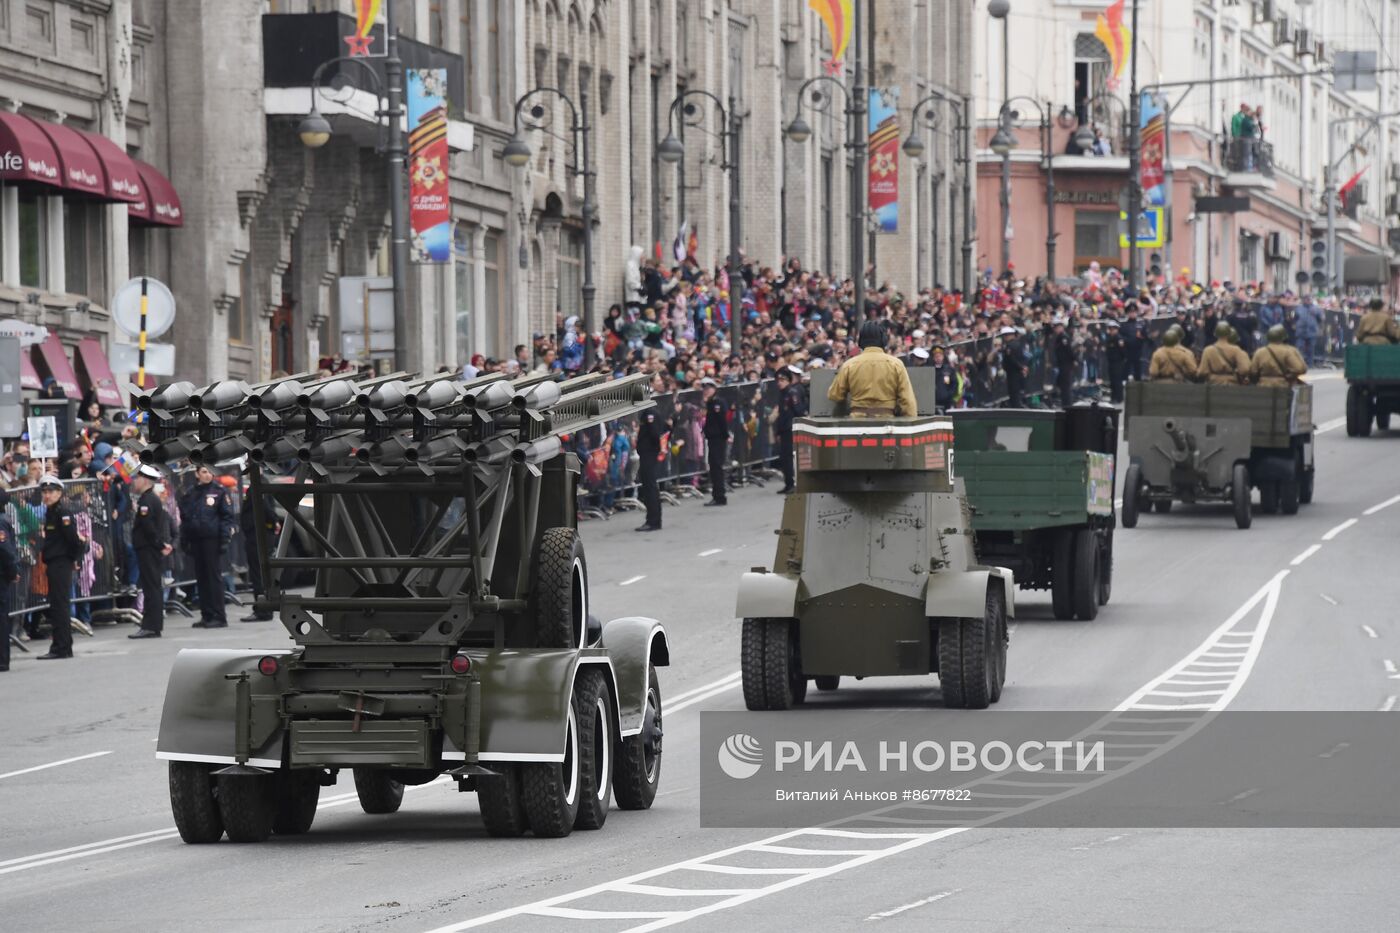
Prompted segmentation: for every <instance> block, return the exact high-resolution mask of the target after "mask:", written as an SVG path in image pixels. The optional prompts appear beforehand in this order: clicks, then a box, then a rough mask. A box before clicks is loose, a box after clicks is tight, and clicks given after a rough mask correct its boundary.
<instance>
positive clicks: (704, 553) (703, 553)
mask: <svg viewBox="0 0 1400 933" xmlns="http://www.w3.org/2000/svg"><path fill="white" fill-rule="evenodd" d="M722 550H724V548H722V547H712V548H710V549H709V550H708V551H701V552H700V556H701V557H709V556H711V555H713V554H718V553H719V552H720V551H722Z"/></svg>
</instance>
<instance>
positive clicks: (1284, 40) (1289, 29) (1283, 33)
mask: <svg viewBox="0 0 1400 933" xmlns="http://www.w3.org/2000/svg"><path fill="white" fill-rule="evenodd" d="M1292 41H1293V24H1292V23H1290V22H1289V21H1288V17H1287V16H1281V17H1279V21H1278V22H1276V23H1274V45H1288V44H1289V43H1291V42H1292Z"/></svg>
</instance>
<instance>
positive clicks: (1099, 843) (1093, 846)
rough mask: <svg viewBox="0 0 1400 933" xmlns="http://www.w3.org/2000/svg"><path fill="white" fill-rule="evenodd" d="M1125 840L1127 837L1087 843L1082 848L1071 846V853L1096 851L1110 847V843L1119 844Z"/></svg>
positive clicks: (1110, 837) (1111, 837) (1112, 837)
mask: <svg viewBox="0 0 1400 933" xmlns="http://www.w3.org/2000/svg"><path fill="white" fill-rule="evenodd" d="M1123 838H1125V837H1124V836H1122V835H1117V836H1109V837H1108V838H1107V839H1100V840H1098V841H1097V842H1090V843H1086V844H1085V845H1082V846H1071V847H1070V851H1071V852H1088V851H1089V850H1090V849H1096V848H1098V847H1099V846H1106V845H1108V844H1109V843H1110V842H1117V841H1118V840H1119V839H1123Z"/></svg>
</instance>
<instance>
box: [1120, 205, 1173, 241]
mask: <svg viewBox="0 0 1400 933" xmlns="http://www.w3.org/2000/svg"><path fill="white" fill-rule="evenodd" d="M1166 215H1167V209H1166V208H1165V207H1149V208H1145V209H1144V210H1143V212H1142V213H1141V214H1139V215H1138V222H1137V224H1136V227H1137V229H1136V230H1135V231H1134V233H1135V234H1136V240H1137V242H1136V244H1135V245H1136V246H1137V248H1138V249H1160V248H1161V247H1163V246H1165V245H1166V243H1167V225H1166ZM1118 219H1119V220H1121V221H1123V223H1125V224H1126V223H1127V222H1128V213H1127V212H1126V211H1119V212H1118ZM1118 245H1119V246H1120V247H1121V248H1123V249H1127V248H1128V234H1127V233H1120V234H1118Z"/></svg>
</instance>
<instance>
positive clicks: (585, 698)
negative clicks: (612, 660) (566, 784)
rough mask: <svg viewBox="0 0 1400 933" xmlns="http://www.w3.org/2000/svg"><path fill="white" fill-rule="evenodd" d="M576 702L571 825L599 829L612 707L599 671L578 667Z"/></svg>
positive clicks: (609, 767) (609, 779) (608, 793)
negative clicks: (575, 798)
mask: <svg viewBox="0 0 1400 933" xmlns="http://www.w3.org/2000/svg"><path fill="white" fill-rule="evenodd" d="M574 696H575V698H576V701H577V702H578V704H579V707H580V709H579V713H578V747H579V779H580V780H579V796H578V816H577V817H575V818H574V829H602V828H603V824H604V823H606V822H607V819H608V807H609V806H611V805H612V785H613V739H614V736H613V723H614V720H613V711H612V699H611V698H610V696H609V694H608V685H607V683H606V682H605V681H604V679H603V675H602V673H601V672H599V671H597V670H588V669H584V670H580V671H579V673H578V680H577V682H576V683H575V684H574Z"/></svg>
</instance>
